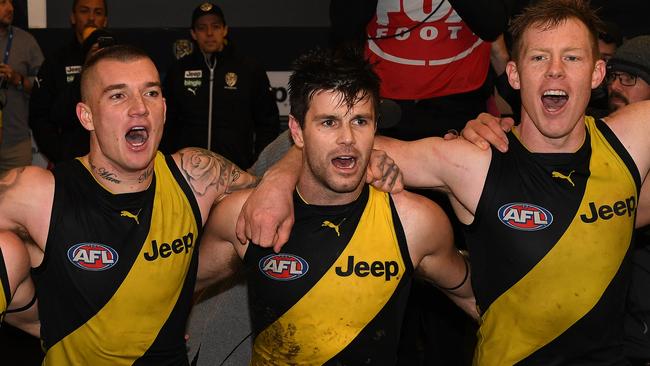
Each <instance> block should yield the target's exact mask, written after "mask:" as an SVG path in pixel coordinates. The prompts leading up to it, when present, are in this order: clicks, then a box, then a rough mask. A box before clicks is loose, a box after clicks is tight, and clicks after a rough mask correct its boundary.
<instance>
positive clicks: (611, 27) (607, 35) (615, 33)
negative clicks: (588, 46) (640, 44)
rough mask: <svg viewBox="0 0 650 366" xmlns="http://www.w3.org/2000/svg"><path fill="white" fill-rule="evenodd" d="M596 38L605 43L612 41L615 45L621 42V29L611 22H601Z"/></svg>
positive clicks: (617, 45)
mask: <svg viewBox="0 0 650 366" xmlns="http://www.w3.org/2000/svg"><path fill="white" fill-rule="evenodd" d="M598 39H600V40H601V41H603V42H605V43H614V44H616V47H619V46H620V45H622V44H623V35H622V34H621V29H620V28H619V27H618V25H616V23H612V22H603V24H602V28H601V29H600V32H598Z"/></svg>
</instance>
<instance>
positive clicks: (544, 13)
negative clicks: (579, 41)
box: [510, 0, 602, 61]
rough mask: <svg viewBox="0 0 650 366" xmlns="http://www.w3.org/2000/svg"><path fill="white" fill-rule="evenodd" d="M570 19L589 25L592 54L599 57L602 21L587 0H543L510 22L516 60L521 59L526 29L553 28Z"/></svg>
mask: <svg viewBox="0 0 650 366" xmlns="http://www.w3.org/2000/svg"><path fill="white" fill-rule="evenodd" d="M569 19H577V20H578V21H580V22H582V23H583V24H584V25H585V26H586V27H587V30H588V31H589V38H590V43H591V47H592V55H593V56H594V60H597V59H599V58H600V53H599V51H598V30H599V29H602V26H601V21H600V19H599V18H598V16H597V15H596V13H595V12H594V11H593V10H592V9H591V7H590V6H589V2H588V1H587V0H542V1H539V2H537V3H535V4H534V5H531V6H528V7H526V8H525V9H524V11H523V12H522V13H521V14H519V15H518V16H517V17H515V18H514V20H513V21H512V23H511V24H510V33H511V34H512V52H511V54H512V59H513V60H515V61H517V60H518V59H519V54H520V52H521V47H522V44H521V42H522V38H523V35H524V33H525V32H526V30H528V29H529V28H532V27H539V28H541V29H543V30H548V29H552V28H555V27H557V26H558V25H560V24H563V23H564V22H566V21H567V20H569Z"/></svg>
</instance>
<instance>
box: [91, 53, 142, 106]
mask: <svg viewBox="0 0 650 366" xmlns="http://www.w3.org/2000/svg"><path fill="white" fill-rule="evenodd" d="M143 58H144V59H149V60H151V58H150V57H149V55H147V53H146V52H144V51H143V50H141V49H139V48H137V47H134V46H130V45H123V44H122V45H116V46H110V47H106V48H102V49H100V50H99V51H97V52H95V53H94V54H93V55H92V56H90V57H89V58H88V60H86V63H85V64H84V66H83V68H82V70H81V82H80V83H81V100H82V101H84V102H85V101H86V100H87V95H86V93H87V88H88V86H87V85H86V84H87V82H88V80H87V79H88V74H89V73H90V71H91V70H92V69H93V68H94V67H95V66H96V65H97V64H98V63H99V62H100V61H102V60H116V61H120V62H129V61H135V60H139V59H143Z"/></svg>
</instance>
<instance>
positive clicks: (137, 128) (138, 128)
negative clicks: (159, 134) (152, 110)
mask: <svg viewBox="0 0 650 366" xmlns="http://www.w3.org/2000/svg"><path fill="white" fill-rule="evenodd" d="M144 129H145V128H144V127H140V126H138V127H133V128H132V129H131V131H144Z"/></svg>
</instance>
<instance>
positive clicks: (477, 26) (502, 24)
mask: <svg viewBox="0 0 650 366" xmlns="http://www.w3.org/2000/svg"><path fill="white" fill-rule="evenodd" d="M449 3H450V4H451V6H452V7H453V8H454V10H456V12H457V13H458V15H460V17H461V18H462V19H463V21H464V22H465V23H467V25H468V26H469V28H470V29H471V30H472V32H474V33H475V34H476V35H477V36H479V37H480V38H481V39H483V40H485V41H494V40H495V39H496V38H497V37H498V36H499V35H500V34H501V33H503V32H505V30H506V28H507V25H508V20H509V18H510V16H511V15H512V14H511V13H512V11H513V8H514V6H515V3H516V0H449Z"/></svg>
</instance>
